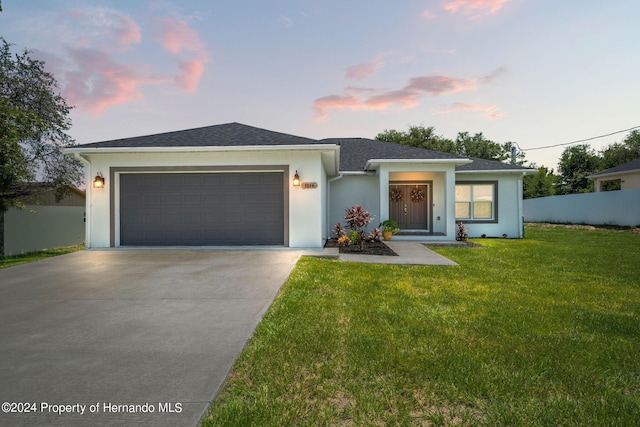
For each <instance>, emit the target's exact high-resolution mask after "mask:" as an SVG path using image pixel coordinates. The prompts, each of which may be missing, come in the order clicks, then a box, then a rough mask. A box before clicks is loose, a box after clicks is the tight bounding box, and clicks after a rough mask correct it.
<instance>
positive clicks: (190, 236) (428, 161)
mask: <svg viewBox="0 0 640 427" xmlns="http://www.w3.org/2000/svg"><path fill="white" fill-rule="evenodd" d="M65 152H66V154H69V155H74V156H76V157H77V158H78V159H79V160H81V161H82V162H84V163H85V164H86V166H87V167H86V170H87V182H88V183H90V182H93V181H95V184H94V185H89V186H88V187H89V188H88V189H87V191H88V192H87V196H88V199H87V233H86V234H87V236H86V242H87V246H88V247H94V248H99V247H119V246H150V245H163V246H166V245H169V246H171V245H174V246H175V245H180V246H182V245H184V246H194V245H276V246H286V247H321V246H323V244H324V241H325V240H326V239H327V238H329V237H331V235H330V234H331V228H332V225H333V224H335V223H337V222H340V221H342V220H343V215H344V210H345V209H346V208H348V207H350V206H353V205H356V204H359V205H362V206H363V208H364V209H366V210H369V211H370V212H371V213H372V214H373V215H374V216H375V218H376V224H377V222H378V221H382V220H384V219H387V218H394V219H396V220H398V222H399V223H400V227H401V228H402V230H403V233H402V234H403V235H401V236H397V238H398V239H413V240H449V241H452V240H455V233H456V222H457V221H463V222H464V223H465V225H467V228H468V231H469V234H470V236H480V235H481V234H486V235H488V236H502V235H503V234H506V235H508V236H509V237H516V238H517V237H522V178H523V176H524V175H525V174H527V173H531V172H535V171H533V170H532V169H527V168H523V167H520V166H514V165H507V164H504V163H500V162H492V161H487V160H480V159H469V158H464V157H460V156H455V155H451V154H447V153H440V152H436V151H430V150H425V149H421V148H414V147H407V146H403V145H399V144H394V143H389V142H383V141H375V140H370V139H361V138H343V139H324V140H314V139H310V138H304V137H300V136H294V135H288V134H284V133H280V132H273V131H269V130H265V129H259V128H255V127H251V126H247V125H243V124H239V123H228V124H222V125H216V126H208V127H203V128H198V129H189V130H183V131H177V132H169V133H162V134H157V135H148V136H140V137H133V138H125V139H119V140H113V141H105V142H97V143H91V144H86V145H80V146H75V147H72V148H68V149H66V150H65Z"/></svg>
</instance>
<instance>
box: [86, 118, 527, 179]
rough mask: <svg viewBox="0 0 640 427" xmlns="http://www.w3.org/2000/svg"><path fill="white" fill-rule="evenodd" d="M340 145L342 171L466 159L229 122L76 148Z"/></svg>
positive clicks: (491, 166)
mask: <svg viewBox="0 0 640 427" xmlns="http://www.w3.org/2000/svg"><path fill="white" fill-rule="evenodd" d="M306 144H336V145H339V146H340V170H341V171H364V168H365V167H366V164H367V162H368V161H369V160H373V159H398V160H403V159H408V160H412V159H415V160H432V159H433V160H456V159H460V160H464V159H466V157H461V156H456V155H453V154H449V153H443V152H440V151H433V150H427V149H424V148H417V147H409V146H406V145H401V144H396V143H393V142H386V141H378V140H374V139H367V138H328V139H323V140H320V141H319V140H316V139H311V138H305V137H301V136H295V135H289V134H286V133H281V132H274V131H270V130H266V129H261V128H257V127H253V126H248V125H244V124H241V123H235V122H234V123H227V124H222V125H214V126H206V127H201V128H196V129H186V130H180V131H174V132H166V133H159V134H154V135H145V136H136V137H132V138H123V139H115V140H111V141H103V142H94V143H90V144H83V145H79V146H75V147H74V148H75V149H78V148H82V149H84V148H155V147H160V148H162V147H242V146H256V145H258V146H259V145H270V146H277V145H284V146H287V145H306ZM472 160H473V163H470V164H467V165H462V166H458V167H456V170H459V171H476V170H477V171H487V170H505V171H506V170H513V169H516V170H519V169H527V168H524V167H521V166H514V165H509V164H506V163H500V162H494V161H491V160H483V159H472Z"/></svg>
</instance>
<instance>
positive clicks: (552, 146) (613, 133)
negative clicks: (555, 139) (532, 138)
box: [518, 125, 640, 151]
mask: <svg viewBox="0 0 640 427" xmlns="http://www.w3.org/2000/svg"><path fill="white" fill-rule="evenodd" d="M638 128H640V125H638V126H634V127H632V128H629V129H624V130H619V131H616V132H611V133H608V134H606V135H598V136H593V137H591V138H585V139H579V140H577V141H571V142H565V143H562V144H554V145H545V146H544V147H535V148H520V147H519V146H518V148H520V150H521V151H533V150H543V149H545V148H554V147H562V146H563V145H571V144H577V143H579V142H586V141H592V140H594V139H598V138H604V137H605V136H611V135H615V134H618V133H623V132H629V131H630V130H634V129H638Z"/></svg>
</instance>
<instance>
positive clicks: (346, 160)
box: [320, 138, 466, 171]
mask: <svg viewBox="0 0 640 427" xmlns="http://www.w3.org/2000/svg"><path fill="white" fill-rule="evenodd" d="M320 142H322V143H330V144H337V145H339V146H340V170H341V171H364V170H365V168H366V166H367V163H368V162H369V160H373V159H389V160H404V159H406V160H452V161H455V160H461V161H463V162H464V161H465V160H466V158H465V157H460V156H456V155H453V154H449V153H443V152H440V151H433V150H427V149H424V148H417V147H409V146H407V145H401V144H396V143H393V142H386V141H378V140H375V139H366V138H328V139H323V140H322V141H320Z"/></svg>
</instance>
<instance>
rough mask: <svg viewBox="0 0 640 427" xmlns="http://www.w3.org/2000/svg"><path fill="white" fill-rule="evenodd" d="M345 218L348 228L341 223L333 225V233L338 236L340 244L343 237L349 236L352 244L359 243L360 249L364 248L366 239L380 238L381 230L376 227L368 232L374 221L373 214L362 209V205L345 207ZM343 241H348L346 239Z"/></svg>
mask: <svg viewBox="0 0 640 427" xmlns="http://www.w3.org/2000/svg"><path fill="white" fill-rule="evenodd" d="M344 219H345V221H346V229H345V228H344V227H343V226H342V224H340V223H337V224H336V225H334V226H333V233H334V234H335V235H336V236H338V244H340V239H341V237H344V236H348V237H347V238H348V239H349V242H350V243H351V244H352V245H358V246H360V249H364V244H365V242H366V241H368V240H371V241H375V240H380V230H378V229H377V228H375V229H374V230H373V231H372V232H368V230H367V227H368V226H369V224H371V222H372V221H373V216H372V215H371V213H369V212H368V211H365V210H364V209H362V206H360V205H355V206H352V207H350V208H348V209H345V212H344ZM347 230H348V232H347ZM342 241H343V242H346V241H345V240H344V239H342Z"/></svg>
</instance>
